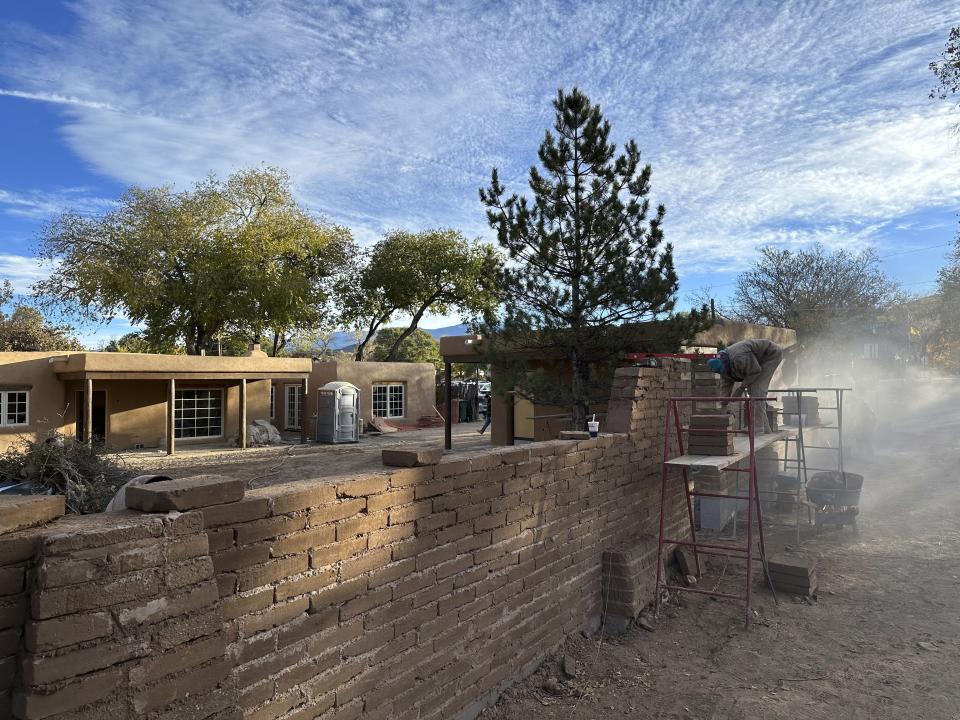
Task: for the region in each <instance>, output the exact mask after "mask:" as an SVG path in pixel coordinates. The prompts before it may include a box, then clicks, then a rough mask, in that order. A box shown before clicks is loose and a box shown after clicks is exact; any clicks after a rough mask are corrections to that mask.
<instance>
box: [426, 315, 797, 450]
mask: <svg viewBox="0 0 960 720" xmlns="http://www.w3.org/2000/svg"><path fill="white" fill-rule="evenodd" d="M753 338H765V339H767V340H772V341H773V342H775V343H777V344H778V345H781V346H782V347H785V348H788V347H791V346H794V345H796V342H797V334H796V332H795V331H794V330H790V329H787V328H779V327H771V326H767V325H755V324H751V323H744V322H739V321H737V320H730V319H728V318H722V317H718V318H716V320H715V321H714V323H713V325H711V327H710V328H708V329H707V330H704V331H702V332H700V333H698V334H697V336H696V337H695V338H694V340H693V342H692V343H691V344H690V345H689V346H687V347H684V348H682V351H683V352H701V353H704V354H706V353H714V352H716V351H717V349H718V348H719V347H727V346H729V345H732V344H733V343H735V342H739V341H741V340H749V339H753ZM481 342H482V338H480V337H479V336H475V335H462V336H449V337H443V338H440V355H441V356H442V357H443V361H444V366H445V373H446V381H447V382H448V383H449V382H450V366H451V364H452V363H476V362H480V361H481V355H480V352H479V346H480V344H481ZM636 352H638V353H639V352H643V348H637V349H636ZM512 354H513V355H515V356H516V357H518V358H521V357H522V358H525V359H526V361H527V364H528V366H529V367H534V368H541V369H543V370H544V371H545V372H546V373H547V374H548V375H549V376H551V377H552V378H555V379H556V381H557V382H558V383H565V384H569V383H570V382H571V369H570V366H569V363H568V362H567V361H566V360H564V359H563V358H561V357H557V356H554V357H551V356H550V354H549V353H548V352H545V351H544V350H542V349H539V350H526V349H522V348H518V349H517V350H515V351H513V352H512ZM795 362H796V360H795V359H794V358H790V359H789V360H784V363H785V365H786V364H787V363H795ZM784 371H785V372H784V374H787V373H788V372H789V373H792V374H795V372H796V371H795V368H790V370H789V371H788V369H787V368H786V367H784ZM491 375H492V381H493V389H494V391H493V394H492V395H491V409H492V414H493V418H492V422H491V424H490V441H491V443H492V444H494V445H513V444H514V442H515V441H516V440H532V441H536V442H542V441H546V440H554V439H556V438H557V437H558V435H559V433H560V431H561V430H569V429H570V409H569V408H565V407H559V406H556V405H547V404H545V403H538V402H535V401H534V400H531V399H528V398H523V397H520V396H519V395H513V394H511V392H510V388H503V387H499V385H498V373H497V368H496V367H494V368H492V369H491ZM610 380H611V384H612V381H613V375H612V370H611V376H610ZM773 382H774V385H776V383H778V382H780V374H778V375H777V376H775V377H774V381H773ZM606 409H607V407H606V402H598V403H594V404H592V405H591V406H590V412H595V413H597V414H598V415H601V416H603V415H604V414H605V413H606ZM447 415H449V413H447ZM601 429H603V425H602V423H601ZM446 430H447V434H446V443H447V444H446V447H447V448H448V449H449V448H450V437H451V430H450V426H449V423H448V424H447V427H446Z"/></svg>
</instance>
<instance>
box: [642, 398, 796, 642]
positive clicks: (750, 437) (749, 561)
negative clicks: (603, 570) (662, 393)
mask: <svg viewBox="0 0 960 720" xmlns="http://www.w3.org/2000/svg"><path fill="white" fill-rule="evenodd" d="M769 399H770V398H750V397H728V398H723V399H722V400H720V399H718V398H717V397H673V398H670V399H669V400H667V403H666V417H665V418H664V428H663V463H662V470H661V475H660V535H659V539H658V541H657V584H656V596H655V600H654V604H655V607H656V609H657V612H659V610H660V603H661V592H660V591H661V589H667V590H672V591H674V592H692V593H699V594H701V595H710V596H712V597H722V598H729V599H732V600H742V601H744V603H745V605H746V615H745V618H746V625H747V627H749V626H750V619H751V615H752V612H751V611H752V600H753V562H754V560H755V559H757V560H760V562H761V563H762V565H763V571H764V576H765V578H766V580H767V584H768V585H769V586H770V589H771V590H773V589H774V588H773V584H772V582H771V581H770V573H769V570H768V568H767V557H766V552H765V548H764V543H763V516H762V512H761V509H760V496H759V493H758V488H757V458H756V451H757V449H758V448H757V435H756V425H755V418H754V403H755V402H756V403H764V402H766V401H767V400H769ZM686 402H691V403H697V402H701V403H716V402H724V403H727V402H741V403H745V405H744V421H745V424H746V429H745V430H726V429H717V430H709V429H707V430H703V431H704V432H717V433H732V434H734V435H735V436H736V435H746V437H747V447H746V448H745V449H744V450H742V451H740V452H737V453H736V454H734V455H727V456H698V455H685V454H684V449H683V447H684V446H683V431H684V429H685V428H684V427H683V426H682V421H681V413H680V403H686ZM697 431H698V432H701V430H700V428H698V430H697ZM671 433H673V434H675V435H676V447H677V450H678V451H679V455H678V456H676V457H673V458H671V457H670V452H671V442H670V437H671ZM772 435H775V436H777V437H776V438H774V439H770V440H769V441H767V440H766V439H765V440H764V443H763V447H766V446H767V445H770V444H771V443H772V442H775V441H776V440H777V439H783V438H782V437H781V436H785V435H786V433H772ZM766 437H768V436H765V438H766ZM745 459H749V463H748V467H746V468H735V467H731V466H732V465H734V464H736V463H738V462H740V461H741V460H745ZM691 467H711V468H715V469H717V470H721V471H727V472H742V473H747V475H748V482H747V494H746V495H724V494H722V493H711V492H703V491H697V490H695V489H692V488H691V484H690V477H689V470H690V468H691ZM675 468H679V469H680V470H681V473H682V476H683V488H684V493H685V495H686V500H687V516H688V519H689V521H690V539H689V540H681V539H679V538H669V537H665V536H664V531H665V528H664V525H665V521H666V513H667V506H666V501H667V482H668V480H669V474H670V470H671V469H675ZM694 497H714V498H724V499H727V500H746V501H747V544H746V545H745V546H739V545H718V544H707V543H701V542H697V530H696V524H695V522H694V517H693V498H694ZM754 519H756V526H757V536H758V540H759V548H758V549H759V556H758V557H757V558H755V557H754V554H753V538H754V527H753V526H754ZM667 545H671V546H672V545H683V546H685V547H689V548H691V549H692V551H693V558H694V562H695V563H696V567H697V577H698V578H699V577H700V576H701V572H702V571H701V566H700V553H703V554H705V555H725V556H731V555H732V556H734V557H735V558H736V559H742V560H745V561H746V565H747V568H746V570H747V575H746V588H745V590H744V594H743V595H733V594H731V593H724V592H717V591H715V590H702V589H700V588H692V587H685V586H679V585H670V584H668V583H667V582H666V579H665V578H664V577H663V549H664V546H667ZM774 601H776V592H775V591H774Z"/></svg>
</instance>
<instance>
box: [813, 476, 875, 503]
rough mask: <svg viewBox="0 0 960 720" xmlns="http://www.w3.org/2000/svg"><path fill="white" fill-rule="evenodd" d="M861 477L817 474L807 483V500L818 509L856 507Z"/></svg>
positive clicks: (861, 482)
mask: <svg viewBox="0 0 960 720" xmlns="http://www.w3.org/2000/svg"><path fill="white" fill-rule="evenodd" d="M862 489H863V475H858V474H857V473H851V472H843V473H842V472H839V471H831V472H819V473H817V474H815V475H814V476H813V477H812V478H810V480H808V481H807V500H809V501H810V502H811V503H813V504H814V505H819V506H820V507H825V506H832V507H857V505H859V504H860V491H861V490H862Z"/></svg>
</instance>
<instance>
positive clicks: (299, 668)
mask: <svg viewBox="0 0 960 720" xmlns="http://www.w3.org/2000/svg"><path fill="white" fill-rule="evenodd" d="M338 662H340V653H339V652H329V653H327V654H326V655H324V656H321V657H319V658H313V657H311V658H309V659H308V660H307V662H305V663H302V664H300V665H296V666H294V667H293V668H290V669H289V670H287V671H286V672H284V673H282V674H281V675H279V676H278V677H277V679H276V692H277V694H278V695H282V694H283V693H285V692H287V691H288V690H292V689H293V688H296V687H299V686H300V685H302V684H303V683H305V682H308V681H310V680H312V679H313V678H315V677H316V676H317V675H319V674H320V673H323V672H325V671H327V670H329V669H330V668H332V667H333V666H334V665H336V664H337V663H338ZM323 697H325V698H326V697H328V698H329V702H330V704H329V705H326V706H325V707H323V710H326V709H327V708H330V707H333V701H334V695H333V694H332V693H328V694H327V695H324V696H323ZM321 700H322V698H317V699H316V700H315V701H314V703H320V704H310V705H308V706H307V707H308V708H310V707H319V706H320V705H321V704H322V702H320V701H321ZM304 712H305V711H304V710H300V711H298V713H297V714H295V715H291V716H289V717H288V718H286V720H291V719H292V718H296V717H305V718H307V720H313V718H314V716H313V715H305V714H302V713H304ZM317 712H322V710H317Z"/></svg>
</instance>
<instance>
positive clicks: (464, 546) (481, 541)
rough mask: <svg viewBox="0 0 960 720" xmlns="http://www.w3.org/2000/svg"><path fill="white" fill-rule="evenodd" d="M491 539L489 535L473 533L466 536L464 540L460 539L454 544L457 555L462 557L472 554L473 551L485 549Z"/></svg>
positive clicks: (486, 533)
mask: <svg viewBox="0 0 960 720" xmlns="http://www.w3.org/2000/svg"><path fill="white" fill-rule="evenodd" d="M491 537H492V535H491V533H488V532H484V533H474V534H472V535H468V536H467V537H465V538H461V539H460V540H458V541H457V543H456V548H457V554H458V555H463V554H465V553H472V552H473V551H474V550H479V549H480V548H482V547H487V546H488V545H489V544H490V542H491V540H490V538H491Z"/></svg>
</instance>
